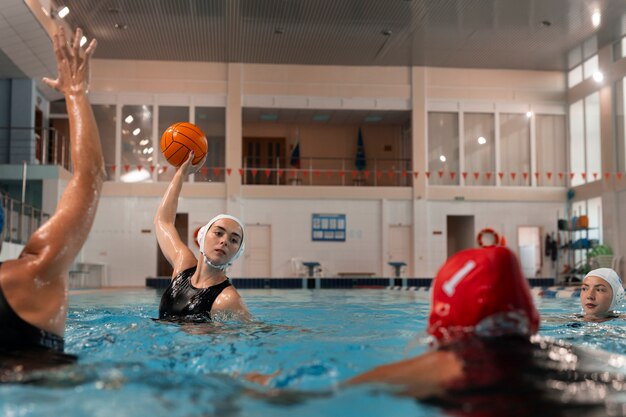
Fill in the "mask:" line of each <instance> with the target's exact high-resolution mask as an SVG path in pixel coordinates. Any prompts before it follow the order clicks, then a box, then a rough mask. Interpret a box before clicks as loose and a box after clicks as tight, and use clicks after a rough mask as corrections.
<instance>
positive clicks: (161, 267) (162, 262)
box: [157, 213, 197, 277]
mask: <svg viewBox="0 0 626 417" xmlns="http://www.w3.org/2000/svg"><path fill="white" fill-rule="evenodd" d="M174 226H175V227H176V231H177V232H178V235H179V236H180V239H181V240H182V241H183V243H184V244H185V245H188V243H187V234H188V232H189V214H187V213H176V220H175V221H174ZM190 249H191V251H192V252H194V253H197V250H196V249H197V247H196V246H195V243H194V246H193V247H190ZM172 273H174V268H172V265H170V263H169V262H168V261H167V259H166V258H165V255H163V252H161V248H160V247H159V244H158V243H157V276H159V277H171V276H172Z"/></svg>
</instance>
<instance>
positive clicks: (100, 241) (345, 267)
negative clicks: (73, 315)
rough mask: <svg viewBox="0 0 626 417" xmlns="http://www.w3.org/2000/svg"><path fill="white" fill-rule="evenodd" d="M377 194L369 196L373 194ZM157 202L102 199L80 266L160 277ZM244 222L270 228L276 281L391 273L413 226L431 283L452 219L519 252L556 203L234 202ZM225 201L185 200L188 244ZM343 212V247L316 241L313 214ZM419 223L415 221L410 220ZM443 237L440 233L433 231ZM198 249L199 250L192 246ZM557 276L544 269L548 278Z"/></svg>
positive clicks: (125, 281)
mask: <svg viewBox="0 0 626 417" xmlns="http://www.w3.org/2000/svg"><path fill="white" fill-rule="evenodd" d="M374 191H375V190H372V192H374ZM159 201H160V197H158V196H152V197H150V196H140V197H133V196H118V197H111V196H104V197H103V198H102V200H101V202H100V207H99V209H98V214H97V216H96V220H95V223H94V226H93V229H92V232H91V234H90V236H89V239H88V241H87V243H86V244H85V247H84V249H83V252H82V257H81V261H82V262H87V263H104V264H106V265H108V273H109V276H108V277H107V280H106V282H108V284H109V285H112V286H142V285H144V284H145V278H146V277H150V276H156V271H157V261H156V259H157V255H156V254H157V249H156V245H157V244H156V237H155V235H154V228H153V225H152V218H153V215H154V212H155V210H156V208H157V206H158V204H159ZM237 204H238V205H239V208H240V213H241V219H242V221H243V222H244V223H245V224H264V225H270V226H271V230H272V242H271V247H272V255H271V256H272V261H271V264H272V276H273V277H290V276H292V272H291V268H290V260H291V258H302V259H303V260H305V261H307V260H310V261H318V262H320V263H321V264H322V265H323V266H324V268H325V270H326V271H327V273H329V274H330V275H336V274H337V273H338V272H373V273H375V274H376V275H377V276H385V275H388V273H389V270H388V268H387V267H386V264H385V262H386V261H385V259H384V253H386V246H387V241H386V240H387V239H386V235H387V228H388V226H389V225H398V224H402V225H414V226H415V227H414V230H415V234H416V240H415V244H414V248H415V250H414V253H415V255H414V257H415V262H414V264H415V265H416V270H415V271H414V273H413V274H411V275H412V276H416V277H433V276H434V274H435V273H436V271H437V270H438V268H439V267H440V266H441V264H442V263H443V262H444V261H445V259H446V255H447V254H446V250H447V249H446V247H447V246H446V241H445V239H446V233H447V231H446V218H447V216H448V215H473V216H475V227H476V231H475V232H476V233H477V232H478V231H480V230H481V229H482V228H484V227H491V228H493V229H495V230H496V231H497V232H498V233H499V234H501V235H504V236H506V238H507V241H508V242H509V246H510V247H511V248H512V249H513V250H515V251H517V250H518V248H517V247H516V242H517V227H518V226H540V227H542V228H543V231H544V233H549V232H551V231H553V230H555V226H556V212H557V210H558V209H560V208H561V204H560V203H554V202H537V203H531V202H456V201H431V202H422V201H415V203H414V202H413V201H412V200H410V199H408V200H407V199H405V200H401V199H384V198H374V197H372V198H363V199H347V198H346V199H339V198H336V199H335V198H331V199H311V198H292V199H281V198H270V197H268V198H242V199H239V201H238V202H237ZM224 208H225V201H224V200H223V199H220V198H209V197H202V196H193V197H189V196H187V197H182V198H181V199H180V203H179V209H178V211H179V212H184V213H189V234H190V235H189V236H188V241H189V242H193V236H192V234H193V231H194V230H195V228H196V227H198V226H201V225H203V224H205V223H206V222H207V221H208V220H209V219H210V218H211V217H212V216H213V215H215V214H217V213H219V212H222V211H224ZM314 213H341V214H346V219H347V224H346V228H347V233H346V242H313V241H312V240H311V215H312V214H314ZM413 219H415V221H414V220H413ZM437 231H441V232H442V233H441V234H433V232H437ZM192 247H193V248H194V250H195V249H196V248H195V246H192ZM229 275H230V276H231V277H242V276H246V272H245V271H244V270H243V262H241V261H239V262H237V263H235V265H234V267H233V269H232V270H231V271H230V272H229ZM552 275H553V271H552V270H550V268H548V267H547V266H544V269H543V276H552Z"/></svg>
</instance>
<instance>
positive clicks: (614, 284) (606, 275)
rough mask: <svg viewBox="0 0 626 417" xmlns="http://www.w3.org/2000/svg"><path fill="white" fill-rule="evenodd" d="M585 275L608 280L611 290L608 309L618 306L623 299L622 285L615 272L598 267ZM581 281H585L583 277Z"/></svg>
mask: <svg viewBox="0 0 626 417" xmlns="http://www.w3.org/2000/svg"><path fill="white" fill-rule="evenodd" d="M587 277H598V278H602V279H603V280H605V281H606V282H608V283H609V285H610V286H611V289H612V290H613V300H612V301H611V307H609V309H610V310H611V311H612V310H615V309H616V308H617V307H619V305H620V304H621V303H622V300H623V299H624V287H623V286H622V280H621V279H620V278H619V276H618V275H617V272H615V271H613V270H612V269H611V268H598V269H594V270H593V271H590V272H589V273H588V274H587V275H585V278H587ZM583 282H585V279H584V278H583Z"/></svg>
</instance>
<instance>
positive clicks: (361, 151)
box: [354, 128, 367, 171]
mask: <svg viewBox="0 0 626 417" xmlns="http://www.w3.org/2000/svg"><path fill="white" fill-rule="evenodd" d="M354 165H355V166H356V169H358V170H359V171H363V170H364V169H365V167H366V166H367V162H366V161H365V146H364V145H363V133H361V128H359V138H358V139H357V142H356V157H355V159H354Z"/></svg>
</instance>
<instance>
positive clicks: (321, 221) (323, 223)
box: [311, 214, 346, 242]
mask: <svg viewBox="0 0 626 417" xmlns="http://www.w3.org/2000/svg"><path fill="white" fill-rule="evenodd" d="M311 238H312V239H313V240H316V241H329V242H345V241H346V215H345V214H313V218H312V221H311Z"/></svg>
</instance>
